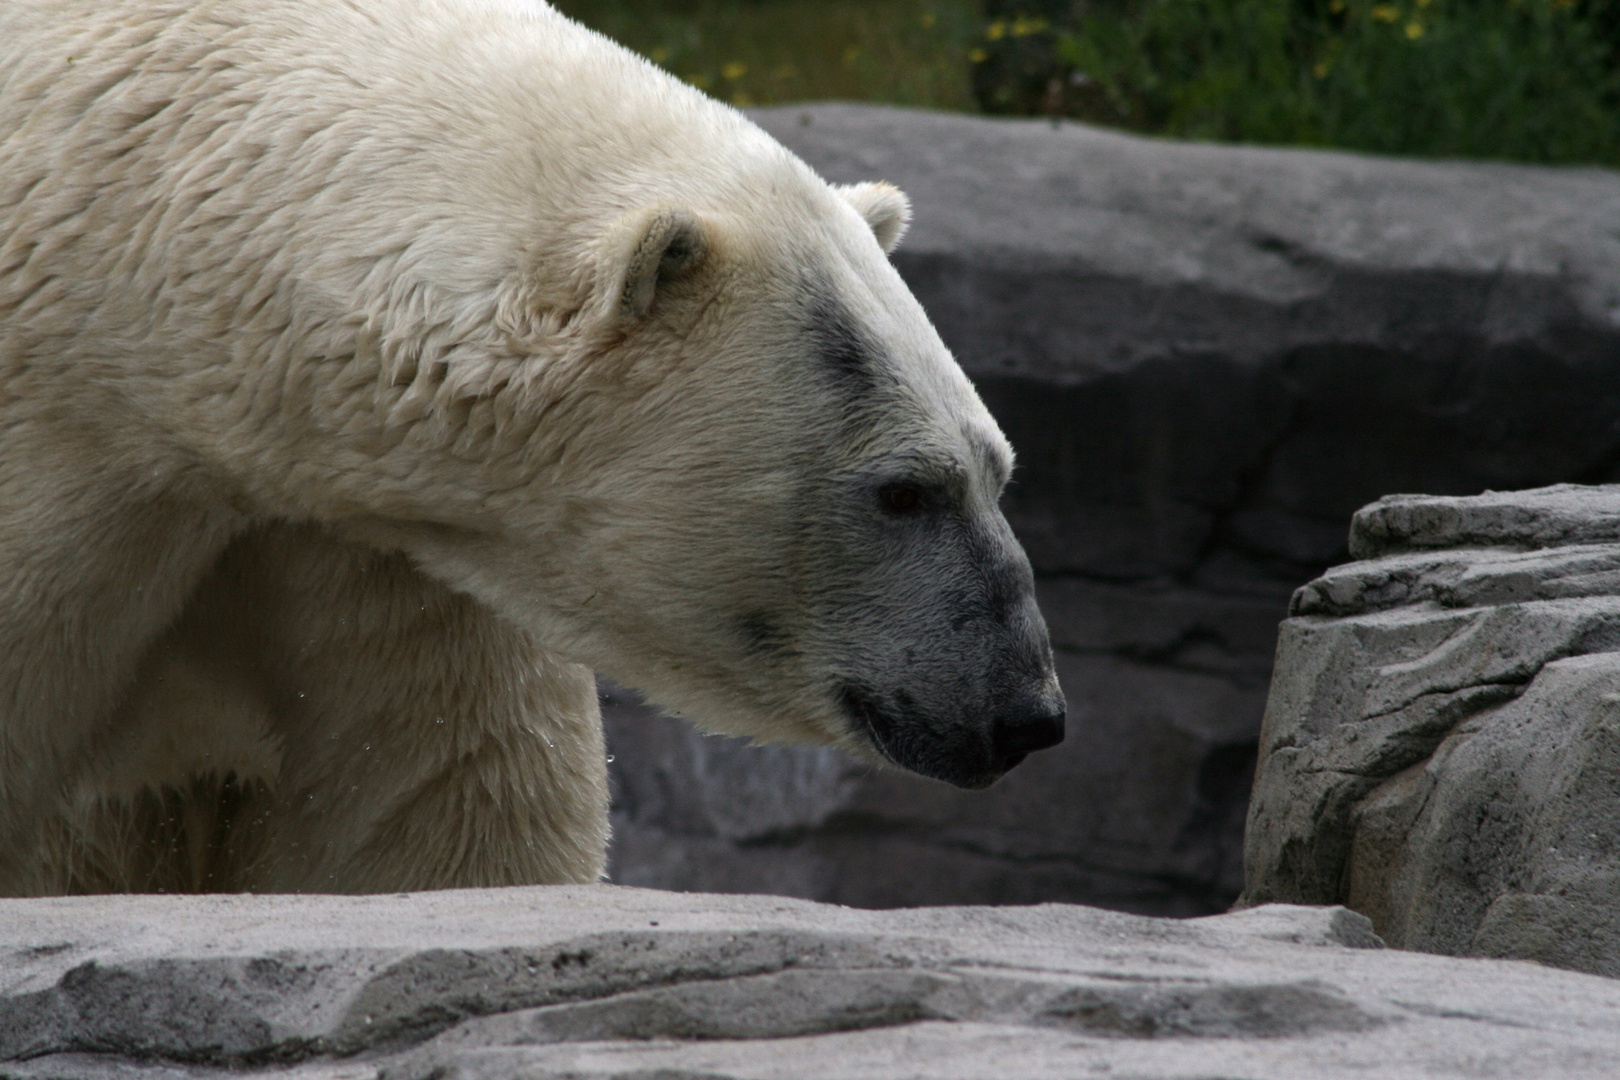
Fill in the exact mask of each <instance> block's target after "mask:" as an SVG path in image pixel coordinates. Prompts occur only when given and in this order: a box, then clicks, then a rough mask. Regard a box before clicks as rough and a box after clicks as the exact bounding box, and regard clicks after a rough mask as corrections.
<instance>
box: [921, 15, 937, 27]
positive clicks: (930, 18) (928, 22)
mask: <svg viewBox="0 0 1620 1080" xmlns="http://www.w3.org/2000/svg"><path fill="white" fill-rule="evenodd" d="M921 21H922V28H923V29H924V30H931V29H933V26H934V13H933V12H932V11H925V12H923V17H922V20H921Z"/></svg>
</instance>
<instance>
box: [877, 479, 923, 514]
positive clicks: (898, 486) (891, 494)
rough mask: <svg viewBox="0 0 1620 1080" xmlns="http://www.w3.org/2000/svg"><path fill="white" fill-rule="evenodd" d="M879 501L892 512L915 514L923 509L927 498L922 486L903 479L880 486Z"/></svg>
mask: <svg viewBox="0 0 1620 1080" xmlns="http://www.w3.org/2000/svg"><path fill="white" fill-rule="evenodd" d="M878 501H879V502H881V503H882V504H883V509H885V510H887V511H889V512H890V513H891V514H913V513H916V512H917V511H918V510H921V509H922V506H923V503H924V501H925V499H924V496H923V490H922V488H921V487H919V486H918V485H916V484H910V483H905V482H903V481H902V482H899V483H894V484H884V485H883V486H882V487H881V488H879V489H878Z"/></svg>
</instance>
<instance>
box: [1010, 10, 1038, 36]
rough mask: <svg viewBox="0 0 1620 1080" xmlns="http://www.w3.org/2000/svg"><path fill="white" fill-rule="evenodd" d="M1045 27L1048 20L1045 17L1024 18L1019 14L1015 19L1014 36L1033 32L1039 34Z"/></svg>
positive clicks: (1027, 34) (1013, 25)
mask: <svg viewBox="0 0 1620 1080" xmlns="http://www.w3.org/2000/svg"><path fill="white" fill-rule="evenodd" d="M1045 29H1046V20H1045V19H1042V18H1039V17H1037V18H1034V19H1026V18H1024V16H1022V15H1020V16H1018V18H1016V19H1014V20H1013V24H1012V36H1013V37H1028V36H1029V35H1031V34H1038V33H1040V32H1041V31H1042V30H1045Z"/></svg>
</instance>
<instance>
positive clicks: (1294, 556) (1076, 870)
mask: <svg viewBox="0 0 1620 1080" xmlns="http://www.w3.org/2000/svg"><path fill="white" fill-rule="evenodd" d="M755 116H756V118H757V119H758V120H759V121H760V122H761V123H763V124H764V125H765V126H766V127H767V128H768V129H769V130H770V131H771V132H772V133H773V134H775V135H776V136H777V137H778V138H780V139H782V140H783V141H784V142H786V143H787V144H788V145H789V146H790V147H792V148H793V149H794V150H795V151H797V152H798V153H800V154H801V155H803V156H804V157H805V158H806V159H807V160H808V161H809V162H810V163H811V164H812V165H814V166H815V167H816V168H818V169H819V170H821V171H822V172H823V173H824V174H826V175H827V176H829V177H830V178H831V179H834V180H837V181H854V180H862V179H870V178H873V177H884V178H887V179H889V180H891V181H893V182H895V183H897V184H900V185H901V186H902V187H904V188H905V189H906V190H907V191H908V192H909V193H910V194H911V195H912V197H913V199H914V202H915V205H916V209H917V218H916V222H915V225H914V226H913V229H912V232H911V234H910V235H909V236H908V237H907V238H906V241H905V243H904V244H903V245H902V246H901V248H900V250H899V251H898V252H897V253H896V256H895V261H896V264H897V265H898V266H899V268H900V270H901V273H902V274H903V275H904V276H905V277H906V279H907V281H908V282H909V283H910V285H911V286H912V288H913V289H914V290H915V291H916V293H917V295H918V297H919V298H920V299H921V300H922V302H923V304H924V306H925V307H926V308H927V309H928V312H929V314H930V316H931V317H932V318H933V319H934V320H935V322H936V323H937V325H938V326H939V328H940V331H941V333H942V334H943V335H944V337H945V340H946V342H947V343H948V344H949V345H950V347H951V348H952V349H953V350H954V352H955V353H956V355H957V357H958V358H959V359H960V360H961V361H962V363H963V365H964V366H965V367H966V368H967V370H968V372H969V374H970V375H971V376H972V377H973V378H974V380H975V381H976V383H977V384H978V386H979V389H980V391H981V393H983V395H984V397H985V400H986V401H987V403H988V404H989V405H990V407H991V409H992V410H993V411H994V412H995V413H996V416H997V418H998V419H999V421H1000V422H1001V424H1002V426H1003V428H1004V429H1005V430H1006V431H1007V434H1008V436H1009V437H1010V438H1011V440H1012V442H1013V445H1014V446H1015V447H1016V448H1017V450H1018V454H1019V470H1018V473H1017V477H1016V480H1017V482H1016V483H1015V484H1014V485H1013V487H1012V488H1011V489H1010V491H1009V495H1008V499H1007V507H1008V512H1009V518H1010V519H1011V520H1012V522H1013V525H1014V528H1015V529H1016V530H1017V531H1018V533H1019V535H1020V537H1021V539H1022V540H1023V542H1024V544H1025V545H1026V546H1027V548H1028V549H1029V551H1030V554H1031V557H1032V558H1033V560H1034V562H1035V566H1036V570H1037V573H1038V574H1039V581H1038V588H1039V589H1040V593H1041V601H1042V608H1043V610H1044V611H1045V612H1046V615H1047V618H1048V620H1049V621H1050V622H1051V624H1052V630H1053V641H1054V644H1055V645H1056V646H1057V647H1058V648H1059V650H1060V654H1061V655H1060V665H1061V668H1060V671H1061V675H1062V677H1063V679H1064V688H1065V690H1066V691H1067V693H1068V695H1069V710H1070V712H1069V714H1070V725H1069V732H1070V735H1069V740H1068V742H1066V743H1065V744H1064V745H1062V746H1061V747H1058V748H1056V749H1054V750H1051V751H1046V752H1043V753H1041V754H1038V755H1035V756H1034V757H1032V758H1031V759H1030V760H1029V761H1028V762H1026V763H1025V764H1024V765H1022V766H1020V767H1019V768H1018V769H1017V770H1015V771H1014V772H1013V773H1012V774H1011V775H1009V776H1008V777H1007V778H1006V779H1005V780H1004V781H1002V782H1001V783H999V784H997V785H996V787H994V788H992V789H991V790H989V791H986V792H954V791H950V790H947V789H944V788H941V787H939V786H938V785H934V784H930V783H929V782H927V781H922V780H915V779H907V778H903V777H894V776H889V775H874V774H869V773H867V772H866V771H865V770H864V769H861V768H859V767H856V766H852V765H851V764H849V763H848V762H844V761H841V760H839V759H837V758H836V757H833V756H831V755H827V754H821V753H817V752H812V751H802V752H801V751H792V750H775V749H770V750H758V751H756V750H747V749H744V748H741V747H737V746H734V745H729V744H725V743H721V742H718V741H715V740H702V739H700V738H699V737H698V736H696V735H693V734H691V733H690V732H689V731H687V730H685V729H684V728H680V727H679V726H675V725H668V724H665V723H663V722H658V723H653V724H647V723H644V722H642V719H641V716H640V714H639V713H638V712H636V711H635V710H634V709H632V708H629V707H626V708H625V709H623V710H610V712H612V713H614V715H612V716H610V720H609V738H610V741H611V743H612V745H613V750H614V753H615V756H616V761H615V765H614V768H615V771H616V774H615V782H616V783H617V785H618V792H619V795H620V801H619V804H618V813H617V817H616V825H617V827H618V836H619V842H618V845H617V847H616V848H615V851H614V866H615V871H614V872H615V879H616V880H620V881H624V882H629V883H634V884H646V885H660V886H668V887H679V888H694V889H711V890H728V891H729V890H758V891H766V892H776V893H786V894H791V895H797V896H803V897H810V898H818V899H828V900H839V901H843V902H848V903H856V904H877V905H891V904H905V903H963V902H1002V901H1019V900H1051V899H1062V900H1075V901H1083V902H1087V903H1101V904H1106V905H1108V906H1112V907H1119V908H1124V909H1127V910H1133V911H1137V912H1143V913H1152V914H1202V913H1208V912H1213V911H1218V910H1223V909H1224V907H1225V906H1226V905H1227V904H1228V903H1230V902H1231V900H1232V899H1233V898H1234V897H1235V896H1236V894H1237V891H1238V889H1239V887H1240V880H1241V866H1240V855H1239V852H1240V849H1241V843H1242V820H1243V813H1244V808H1245V806H1246V804H1247V797H1248V782H1249V776H1250V769H1251V766H1252V761H1253V754H1254V746H1255V739H1256V737H1257V735H1258V731H1259V723H1260V716H1261V711H1262V704H1263V701H1264V696H1265V688H1266V682H1267V678H1268V675H1269V673H1270V670H1271V664H1272V657H1273V653H1274V648H1275V643H1276V636H1275V635H1276V626H1277V623H1278V622H1279V621H1280V620H1281V619H1282V618H1283V617H1284V615H1285V614H1286V611H1287V603H1288V596H1289V594H1290V593H1292V592H1293V590H1294V589H1295V588H1296V587H1297V586H1298V585H1299V584H1300V583H1301V582H1305V581H1309V580H1310V579H1311V578H1313V577H1315V576H1316V575H1317V574H1319V573H1321V572H1322V571H1323V570H1324V569H1325V568H1326V567H1327V566H1329V565H1330V564H1332V563H1334V562H1342V561H1344V559H1345V558H1346V552H1345V549H1344V536H1345V529H1344V523H1345V521H1346V520H1348V519H1349V517H1350V515H1351V514H1352V513H1353V512H1354V511H1355V510H1356V508H1357V507H1359V506H1362V505H1363V504H1365V503H1367V502H1369V501H1370V500H1372V499H1375V498H1377V497H1379V496H1380V495H1382V494H1384V493H1386V492H1390V491H1429V492H1436V493H1440V494H1472V493H1475V492H1478V491H1480V490H1483V489H1486V488H1523V487H1532V486H1535V485H1538V484H1549V483H1556V482H1560V481H1571V480H1576V481H1584V482H1594V481H1603V480H1609V479H1620V469H1617V462H1620V364H1616V363H1614V357H1615V356H1617V355H1620V235H1617V234H1616V232H1615V230H1614V228H1613V222H1615V221H1616V220H1620V176H1617V175H1616V174H1614V173H1609V172H1602V171H1599V170H1587V171H1583V170H1570V169H1557V170H1552V169H1534V168H1524V167H1517V166H1503V165H1473V164H1455V163H1415V162H1403V161H1392V160H1388V159H1377V158H1367V157H1355V156H1351V155H1345V154H1328V153H1305V152H1296V151H1277V150H1264V149H1255V148H1236V147H1220V146H1205V145H1189V144H1174V143H1167V142H1162V141H1157V140H1147V139H1138V138H1133V137H1129V136H1124V135H1118V134H1113V133H1108V132H1102V131H1097V130H1092V129H1087V128H1084V127H1080V126H1077V125H1073V124H1064V125H1062V126H1061V127H1060V128H1056V129H1054V128H1053V127H1052V126H1051V125H1049V124H1047V123H1046V122H1044V121H997V120H986V119H980V118H973V117H962V116H950V115H945V114H936V113H922V112H909V111H904V110H898V109H885V108H872V107H861V106H816V107H809V108H782V109H774V110H764V111H761V112H758V113H756V114H755ZM772 791H780V792H782V793H783V794H781V795H776V794H770V792H772Z"/></svg>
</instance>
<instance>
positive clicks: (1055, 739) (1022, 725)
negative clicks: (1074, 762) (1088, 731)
mask: <svg viewBox="0 0 1620 1080" xmlns="http://www.w3.org/2000/svg"><path fill="white" fill-rule="evenodd" d="M1065 711H1066V710H1065V709H1064V706H1063V702H1062V699H1061V698H1059V699H1058V701H1057V703H1056V704H1055V705H1054V703H1052V702H1048V701H1038V702H1032V703H1030V704H1029V705H1026V706H1025V707H1023V708H1022V709H1020V710H1019V711H1017V712H1014V713H1011V714H1007V715H1002V716H998V717H996V720H995V724H994V725H993V726H992V727H991V729H990V739H991V744H992V745H993V746H994V748H995V754H996V760H997V762H998V763H999V764H1000V766H1001V768H1002V769H1010V768H1012V767H1013V766H1014V765H1017V764H1018V763H1019V762H1020V761H1023V760H1024V758H1025V757H1027V756H1029V755H1030V754H1033V753H1034V752H1035V751H1037V750H1045V749H1046V748H1047V747H1048V746H1056V745H1057V744H1058V743H1060V742H1062V741H1063V717H1064V714H1065Z"/></svg>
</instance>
